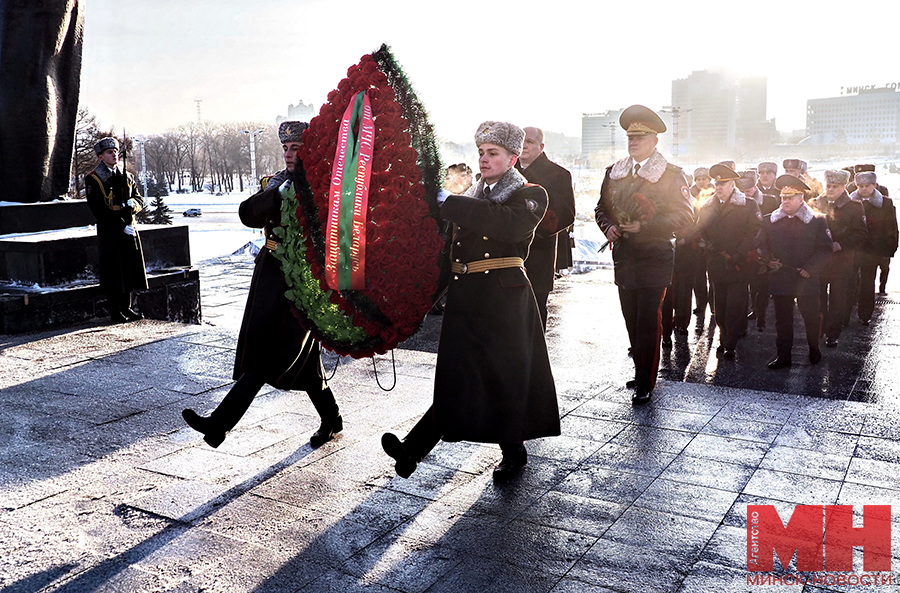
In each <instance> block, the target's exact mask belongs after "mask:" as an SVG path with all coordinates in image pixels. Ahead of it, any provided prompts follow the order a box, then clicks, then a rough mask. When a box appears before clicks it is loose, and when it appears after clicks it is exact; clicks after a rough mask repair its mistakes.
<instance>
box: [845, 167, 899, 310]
mask: <svg viewBox="0 0 900 593" xmlns="http://www.w3.org/2000/svg"><path fill="white" fill-rule="evenodd" d="M855 181H856V191H855V192H853V193H852V194H851V195H850V197H851V198H852V199H853V200H856V201H860V202H862V204H863V207H864V208H865V211H866V225H867V226H868V229H869V235H868V237H867V238H866V241H865V242H864V243H863V244H862V247H861V248H860V250H859V252H858V253H857V258H856V261H857V265H858V266H859V301H858V303H857V306H856V313H857V315H859V319H860V321H862V323H863V325H869V321H870V320H871V319H872V313H873V312H874V311H875V274H876V272H877V270H878V265H879V263H880V262H881V261H882V259H883V258H891V257H893V255H894V253H895V252H896V251H897V212H896V210H895V209H894V202H893V201H892V200H891V199H890V198H888V197H886V196H884V195H883V194H882V193H881V192H880V191H878V189H877V184H878V177H877V176H876V175H875V173H874V172H871V171H866V172H864V173H857V174H856V180H855ZM882 273H883V272H882Z"/></svg>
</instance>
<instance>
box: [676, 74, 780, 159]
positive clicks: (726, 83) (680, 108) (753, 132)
mask: <svg viewBox="0 0 900 593" xmlns="http://www.w3.org/2000/svg"><path fill="white" fill-rule="evenodd" d="M766 93H767V81H766V78H765V77H763V76H751V77H746V78H736V77H734V76H732V75H730V74H728V73H726V72H718V71H710V70H700V71H694V72H692V73H691V75H690V76H688V77H687V78H683V79H679V80H674V81H672V105H671V106H670V109H671V110H672V111H674V112H675V113H676V114H677V116H676V118H675V121H674V122H673V126H674V127H675V128H676V129H675V130H673V134H674V135H676V136H677V147H678V149H677V152H678V154H679V155H685V154H690V155H692V156H697V157H700V156H703V155H719V156H722V155H731V157H732V158H740V157H741V156H744V155H748V154H750V153H752V152H753V151H755V150H758V149H760V148H763V147H765V146H767V145H768V144H771V143H772V141H773V140H774V133H775V124H774V121H772V120H766ZM673 150H674V149H673Z"/></svg>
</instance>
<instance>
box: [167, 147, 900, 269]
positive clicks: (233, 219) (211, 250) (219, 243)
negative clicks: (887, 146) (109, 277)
mask: <svg viewBox="0 0 900 593" xmlns="http://www.w3.org/2000/svg"><path fill="white" fill-rule="evenodd" d="M851 162H852V163H862V162H869V163H875V164H876V173H877V174H878V182H879V183H881V184H882V185H884V186H886V187H887V188H888V190H889V191H890V193H891V194H892V195H893V196H894V197H895V198H897V197H900V173H891V172H890V171H889V169H888V166H887V165H888V163H890V162H893V159H852V161H843V160H842V161H837V162H813V163H810V168H809V172H810V174H811V175H812V176H813V177H815V178H816V179H818V180H819V181H822V182H823V183H824V180H825V174H824V173H825V171H826V170H827V169H840V168H841V167H842V166H846V165H849V164H851ZM751 166H755V164H749V163H739V164H738V169H744V168H748V167H751ZM576 178H577V184H578V185H580V186H581V187H580V188H579V189H583V190H584V189H590V188H595V189H599V186H600V182H601V181H602V180H603V171H602V170H597V171H578V172H577V175H576ZM248 196H250V192H249V191H244V192H234V193H230V194H223V195H221V196H217V195H214V194H210V193H188V194H170V195H168V196H166V197H165V198H163V199H164V201H165V203H166V205H167V206H169V208H171V209H172V222H173V223H174V224H179V225H187V226H188V227H189V229H190V241H191V261H192V262H193V263H194V264H198V263H200V262H202V261H204V260H207V259H212V258H215V257H219V256H222V255H228V254H231V253H234V252H235V251H237V250H239V249H240V248H242V247H243V246H245V245H246V244H247V243H249V242H251V241H253V240H255V239H258V238H259V237H260V236H261V232H260V231H259V230H257V229H248V228H246V227H245V226H244V225H242V224H241V221H240V220H239V219H238V215H237V211H238V205H239V204H240V203H241V202H242V201H244V200H245V199H246V198H247V197H248ZM188 208H200V210H201V211H202V213H203V214H202V216H199V217H197V218H188V217H183V216H182V212H184V211H185V210H187V209H188ZM579 214H583V213H579ZM586 214H587V215H588V217H589V219H591V220H592V219H593V214H594V213H593V210H592V211H591V212H588V213H586ZM575 239H576V241H577V242H578V243H579V248H578V250H579V253H580V255H578V256H576V258H587V257H588V255H589V254H590V252H591V251H593V250H594V248H595V247H596V245H599V244H602V243H603V241H604V237H603V234H602V233H601V232H600V229H599V228H598V227H597V225H596V224H594V223H593V222H577V223H576V227H575ZM582 242H584V243H585V245H582ZM248 257H249V256H248ZM595 259H596V261H599V262H601V263H611V262H612V258H611V256H610V250H608V249H607V250H606V251H605V252H603V253H598V254H597V255H596V258H595Z"/></svg>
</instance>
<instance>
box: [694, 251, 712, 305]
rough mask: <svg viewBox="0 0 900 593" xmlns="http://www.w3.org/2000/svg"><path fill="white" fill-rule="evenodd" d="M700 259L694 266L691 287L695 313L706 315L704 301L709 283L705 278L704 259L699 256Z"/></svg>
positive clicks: (707, 296) (707, 293)
mask: <svg viewBox="0 0 900 593" xmlns="http://www.w3.org/2000/svg"><path fill="white" fill-rule="evenodd" d="M699 259H700V261H699V262H698V263H697V265H696V267H695V268H694V277H693V287H692V288H693V289H694V300H695V301H696V302H697V314H698V315H700V316H703V315H706V303H707V301H708V299H709V285H708V283H707V280H706V261H705V260H704V259H703V256H702V255H701V256H700V258H699Z"/></svg>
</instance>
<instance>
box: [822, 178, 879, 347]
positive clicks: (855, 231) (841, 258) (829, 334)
mask: <svg viewBox="0 0 900 593" xmlns="http://www.w3.org/2000/svg"><path fill="white" fill-rule="evenodd" d="M848 181H850V173H848V172H847V171H844V170H843V169H838V170H829V171H825V193H824V194H822V195H821V196H819V197H818V198H816V199H815V200H813V201H812V202H811V203H810V205H811V206H812V207H813V209H814V210H816V211H817V212H820V213H822V214H824V215H825V219H826V220H827V221H828V228H829V230H830V232H831V240H832V242H833V243H832V245H833V247H832V250H833V254H832V256H831V260H829V262H828V265H827V266H825V268H824V269H823V270H822V275H821V278H820V280H819V283H820V286H819V307H820V309H821V311H822V316H823V325H824V330H825V346H827V347H829V348H834V347H835V346H837V344H838V338H840V337H841V330H842V329H843V326H844V324H843V321H844V315H845V310H846V308H847V303H848V299H849V298H850V293H851V288H852V282H853V262H854V258H855V257H856V252H857V250H858V249H859V247H861V246H862V244H863V242H864V241H865V240H866V237H867V236H868V234H869V233H868V230H867V228H866V212H865V209H864V208H863V205H862V204H860V203H859V202H855V201H853V200H851V199H850V195H849V194H848V193H847V189H846V187H847V182H848Z"/></svg>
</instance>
